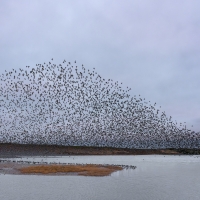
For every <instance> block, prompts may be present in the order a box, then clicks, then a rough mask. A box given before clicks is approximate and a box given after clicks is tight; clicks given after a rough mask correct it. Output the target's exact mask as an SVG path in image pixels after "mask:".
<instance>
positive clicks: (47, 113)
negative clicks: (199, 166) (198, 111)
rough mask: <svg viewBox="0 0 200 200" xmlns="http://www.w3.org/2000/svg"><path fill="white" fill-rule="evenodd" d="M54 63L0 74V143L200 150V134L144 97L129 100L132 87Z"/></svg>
mask: <svg viewBox="0 0 200 200" xmlns="http://www.w3.org/2000/svg"><path fill="white" fill-rule="evenodd" d="M52 60H53V58H52V59H51V61H50V62H44V64H36V66H35V67H33V68H30V66H29V65H27V67H26V70H23V69H21V68H19V69H12V70H11V71H7V70H6V71H5V73H2V74H0V94H1V95H0V125H1V132H0V142H3V143H6V142H13V143H21V144H50V145H65V146H98V147H116V148H154V149H155V148H169V147H170V148H185V147H195V148H197V147H199V146H200V142H199V139H198V137H199V133H196V132H194V131H192V130H190V129H187V128H186V126H185V124H184V126H183V124H182V123H180V125H178V124H177V123H176V121H175V122H173V121H172V117H171V116H170V117H167V115H166V114H165V112H163V111H161V106H160V110H158V109H156V108H155V106H156V103H155V104H154V105H152V104H151V102H150V101H147V100H146V101H144V100H145V98H142V97H141V96H142V95H141V94H139V98H138V97H137V96H136V95H134V96H131V94H130V93H129V91H130V89H131V88H129V87H124V86H123V83H121V82H119V81H116V82H114V81H113V79H111V78H109V79H105V78H103V77H102V76H101V75H100V74H98V73H97V72H96V69H95V68H93V70H92V71H90V70H88V69H86V67H83V64H82V65H81V67H78V66H73V65H72V64H71V62H67V63H66V65H67V68H65V67H64V64H63V63H65V62H66V60H65V59H64V61H63V62H62V64H53V63H52ZM74 63H76V60H75V61H74ZM14 72H15V73H14ZM120 83H121V84H120ZM5 86H6V87H5ZM159 111H160V113H159ZM184 123H186V122H184ZM192 127H193V126H192Z"/></svg>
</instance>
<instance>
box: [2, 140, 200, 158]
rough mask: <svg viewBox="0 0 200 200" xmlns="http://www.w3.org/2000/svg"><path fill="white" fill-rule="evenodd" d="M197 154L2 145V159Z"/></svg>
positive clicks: (154, 150) (172, 151) (151, 150)
mask: <svg viewBox="0 0 200 200" xmlns="http://www.w3.org/2000/svg"><path fill="white" fill-rule="evenodd" d="M185 152H186V153H187V154H189V153H190V154H193V153H194V152H195V154H198V153H200V150H196V151H192V150H190V151H186V149H185V150H180V149H121V148H109V147H75V146H56V145H28V144H4V143H3V144H2V143H1V144H0V157H2V158H3V157H18V156H64V155H152V154H161V155H175V154H185Z"/></svg>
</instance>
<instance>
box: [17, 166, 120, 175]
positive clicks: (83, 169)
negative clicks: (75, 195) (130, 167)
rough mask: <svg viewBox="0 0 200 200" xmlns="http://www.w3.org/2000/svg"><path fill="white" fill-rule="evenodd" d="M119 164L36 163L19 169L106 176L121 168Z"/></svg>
mask: <svg viewBox="0 0 200 200" xmlns="http://www.w3.org/2000/svg"><path fill="white" fill-rule="evenodd" d="M122 169H123V168H122V167H120V166H107V165H106V166H104V165H92V164H88V165H38V166H30V167H23V168H21V169H19V171H20V172H21V173H22V174H57V173H77V174H78V175H81V176H108V175H110V174H111V173H113V172H115V171H119V170H122Z"/></svg>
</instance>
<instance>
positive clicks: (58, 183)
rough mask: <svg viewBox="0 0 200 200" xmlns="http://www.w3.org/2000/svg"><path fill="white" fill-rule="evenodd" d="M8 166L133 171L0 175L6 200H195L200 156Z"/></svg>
mask: <svg viewBox="0 0 200 200" xmlns="http://www.w3.org/2000/svg"><path fill="white" fill-rule="evenodd" d="M9 160H23V161H39V162H60V163H95V164H123V165H135V166H137V168H136V169H134V170H132V169H128V170H123V171H120V172H115V173H113V174H112V175H111V176H108V177H82V176H37V175H0V199H4V200H28V199H30V200H32V199H33V200H40V199H42V200H46V199H48V200H55V199H56V200H90V199H91V200H107V199H108V200H132V199H136V200H137V199H138V200H146V199H148V200H151V199H152V200H157V199H159V200H165V199H166V200H176V199H178V200H179V199H180V200H189V199H191V200H196V199H197V200H199V199H200V170H199V169H200V157H199V156H163V155H147V156H70V157H69V156H63V157H28V158H27V157H26V158H16V159H9Z"/></svg>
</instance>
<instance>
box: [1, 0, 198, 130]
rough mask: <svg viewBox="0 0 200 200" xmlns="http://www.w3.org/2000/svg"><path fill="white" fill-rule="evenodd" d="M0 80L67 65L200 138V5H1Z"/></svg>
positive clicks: (151, 0) (107, 1)
mask: <svg viewBox="0 0 200 200" xmlns="http://www.w3.org/2000/svg"><path fill="white" fill-rule="evenodd" d="M0 27H1V29H0V62H1V65H0V73H3V72H4V71H5V70H9V69H12V68H15V69H18V68H24V67H25V66H26V65H30V66H32V67H34V66H35V64H37V63H43V62H46V61H49V60H50V59H51V58H52V57H53V58H54V61H55V63H57V64H59V63H61V62H62V61H63V60H64V59H66V60H67V61H71V62H73V61H74V60H77V63H78V65H81V64H82V63H83V64H84V65H85V67H86V68H90V69H91V68H93V67H95V68H96V71H97V72H98V73H99V74H101V75H102V76H104V77H105V78H112V79H113V80H115V81H120V82H123V85H124V87H126V86H129V87H131V88H132V90H131V94H132V95H135V94H136V95H139V94H140V95H141V96H142V97H144V98H146V99H147V100H149V101H151V102H152V104H153V103H154V102H157V105H159V106H162V111H166V113H167V115H168V116H170V115H171V116H172V119H174V120H177V121H178V122H187V124H188V127H189V128H190V126H191V125H192V124H193V125H194V127H193V129H192V130H195V131H200V112H199V111H200V78H199V77H200V1H199V0H176V1H174V0H162V1H160V0H142V1H141V0H135V1H134V0H132V1H128V0H126V1H122V0H101V1H94V0H84V1H81V0H80V1H74V0H73V1H72V0H71V1H66V0H63V1H62V0H57V1H51V0H47V1H44V0H43V1H42V0H34V1H27V0H23V1H22V0H18V1H16V0H13V1H12V0H9V1H6V0H2V1H1V2H0Z"/></svg>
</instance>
